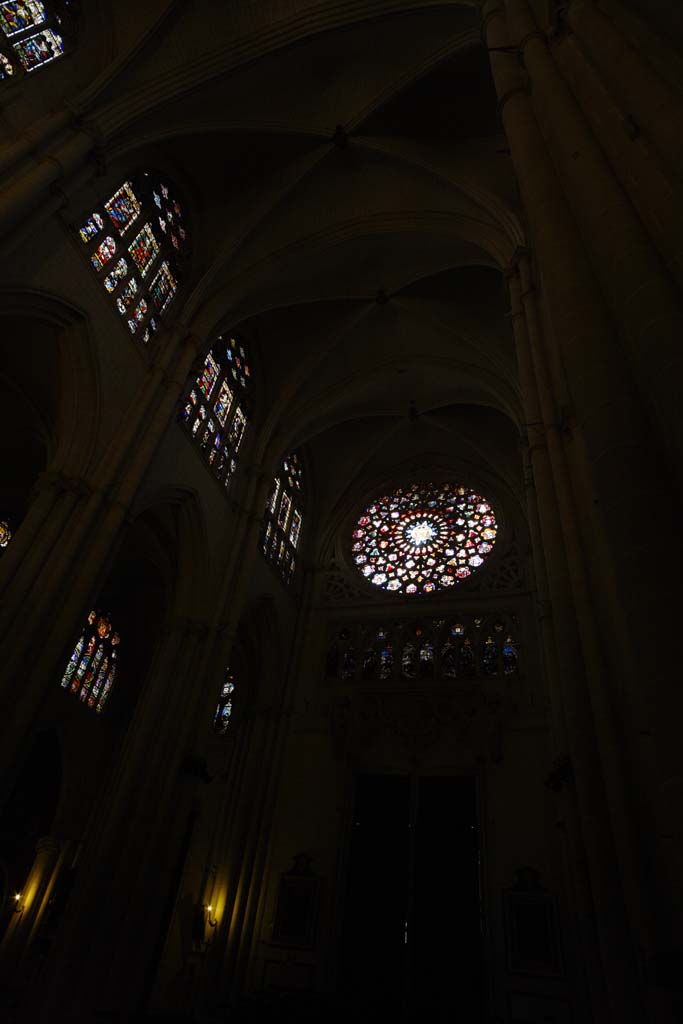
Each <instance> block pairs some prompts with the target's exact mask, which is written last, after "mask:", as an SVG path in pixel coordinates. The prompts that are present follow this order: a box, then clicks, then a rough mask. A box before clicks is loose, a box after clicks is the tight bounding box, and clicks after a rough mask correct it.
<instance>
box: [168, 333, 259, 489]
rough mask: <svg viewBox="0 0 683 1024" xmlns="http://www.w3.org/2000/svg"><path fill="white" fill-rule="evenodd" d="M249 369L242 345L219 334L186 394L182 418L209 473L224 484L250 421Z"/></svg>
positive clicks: (236, 462)
mask: <svg viewBox="0 0 683 1024" xmlns="http://www.w3.org/2000/svg"><path fill="white" fill-rule="evenodd" d="M250 379H251V370H250V368H249V361H248V359H247V352H246V349H245V346H244V344H243V343H242V342H241V341H240V340H239V339H237V338H233V337H223V336H222V335H221V337H219V338H218V341H217V342H216V344H215V345H214V346H213V348H212V349H211V351H210V352H209V354H208V355H207V357H206V359H205V360H204V366H203V368H202V371H201V373H200V374H199V376H198V377H197V379H196V380H195V382H194V384H193V386H192V387H191V388H190V391H189V393H188V395H187V399H186V402H185V406H184V408H183V412H182V421H183V424H184V426H185V429H186V430H187V432H188V434H189V436H190V437H191V438H192V440H193V442H194V443H195V444H196V445H197V447H198V448H199V450H200V451H201V452H202V454H203V456H204V458H205V459H206V461H207V464H208V465H209V466H210V468H211V472H212V473H213V475H214V476H215V477H216V479H217V480H219V481H220V483H222V484H223V485H224V486H225V487H227V486H228V485H229V483H230V481H231V480H232V478H233V476H234V475H235V471H236V470H237V464H238V458H239V451H240V448H241V447H242V442H243V440H244V435H245V432H246V429H247V426H248V423H249V419H248V417H249V411H250V410H249V384H250Z"/></svg>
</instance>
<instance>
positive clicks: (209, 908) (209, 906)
mask: <svg viewBox="0 0 683 1024" xmlns="http://www.w3.org/2000/svg"><path fill="white" fill-rule="evenodd" d="M206 909H207V910H208V911H209V913H211V911H212V910H213V907H212V906H211V904H210V903H209V905H208V907H207V908H206Z"/></svg>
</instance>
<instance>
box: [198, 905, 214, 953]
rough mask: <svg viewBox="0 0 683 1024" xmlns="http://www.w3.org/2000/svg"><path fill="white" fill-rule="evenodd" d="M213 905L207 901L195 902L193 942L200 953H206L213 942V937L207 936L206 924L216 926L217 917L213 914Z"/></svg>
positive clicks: (210, 926)
mask: <svg viewBox="0 0 683 1024" xmlns="http://www.w3.org/2000/svg"><path fill="white" fill-rule="evenodd" d="M212 912H213V907H212V906H211V904H209V905H208V906H207V905H206V904H205V903H195V905H194V908H193V914H192V944H193V946H194V948H195V950H196V951H197V952H198V953H206V951H207V949H208V948H209V946H210V944H211V938H208V939H207V937H206V926H207V924H208V926H209V928H212V929H213V928H215V927H216V925H217V924H218V921H217V919H215V918H213V917H212V916H211V914H212Z"/></svg>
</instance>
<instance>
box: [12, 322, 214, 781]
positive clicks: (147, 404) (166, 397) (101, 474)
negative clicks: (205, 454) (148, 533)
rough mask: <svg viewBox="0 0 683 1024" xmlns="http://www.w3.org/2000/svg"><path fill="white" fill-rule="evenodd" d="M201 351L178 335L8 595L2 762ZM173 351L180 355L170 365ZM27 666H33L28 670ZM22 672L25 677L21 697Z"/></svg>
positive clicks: (69, 634)
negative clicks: (54, 538) (29, 574)
mask: <svg viewBox="0 0 683 1024" xmlns="http://www.w3.org/2000/svg"><path fill="white" fill-rule="evenodd" d="M180 338H182V339H183V340H182V343H181V342H180ZM196 351H197V340H196V339H195V338H194V336H192V335H189V334H187V333H185V334H184V335H183V334H178V335H177V336H174V339H173V340H172V343H171V344H170V346H169V351H168V352H165V353H162V354H161V357H160V361H159V364H158V365H157V366H155V367H154V368H153V370H152V372H151V374H150V380H149V381H148V382H147V383H146V384H145V385H144V386H143V389H142V395H141V396H140V408H139V411H138V413H137V414H136V415H135V416H133V418H132V419H133V422H132V424H127V425H126V426H124V427H123V429H122V431H121V433H120V435H119V437H118V439H115V441H114V442H112V446H113V447H116V453H115V454H114V453H113V452H110V453H107V454H110V455H111V456H112V457H111V459H109V460H108V459H107V458H106V457H105V458H104V459H103V460H102V462H101V464H100V467H99V469H98V470H97V471H96V473H95V474H94V475H93V480H92V483H91V491H90V493H89V494H88V495H86V496H85V498H84V500H82V501H81V502H80V503H79V504H78V505H77V506H76V507H75V509H74V515H72V516H71V518H70V519H69V521H68V522H67V523H66V525H65V527H64V529H63V531H62V533H61V535H60V542H59V544H58V545H56V546H55V548H54V550H53V551H52V552H51V553H50V557H49V559H48V560H46V561H45V563H44V564H43V566H42V569H41V571H40V573H39V574H38V575H37V576H36V577H35V580H34V585H33V587H32V589H31V590H30V591H29V592H27V597H26V598H25V601H24V603H23V604H21V603H19V602H17V600H16V598H15V596H14V595H12V594H11V592H9V591H8V592H7V593H6V595H5V596H4V599H3V600H4V601H6V602H7V607H8V608H9V609H13V610H14V612H15V615H16V616H18V617H17V618H16V621H15V625H14V626H13V628H12V630H11V632H10V634H9V635H8V637H7V638H6V640H5V641H4V646H5V655H4V659H3V662H2V665H1V666H0V701H1V702H2V703H3V704H4V707H5V716H6V724H7V733H6V736H7V739H6V742H5V744H4V745H3V748H2V751H1V752H0V764H2V763H4V764H10V763H12V761H13V759H14V758H15V756H16V752H17V751H18V750H19V749H20V747H21V744H22V742H23V737H24V735H25V730H26V729H27V727H28V725H29V723H30V722H31V720H32V718H33V715H34V713H35V709H36V707H37V706H38V704H39V703H40V701H41V700H42V694H43V690H44V687H45V686H46V685H50V684H51V680H52V676H53V673H54V672H56V671H58V668H59V661H60V659H61V658H62V657H63V656H64V650H65V648H66V647H68V645H69V643H70V642H71V640H72V639H73V638H75V637H76V636H77V635H78V631H79V628H80V626H81V624H82V621H83V617H84V615H85V613H86V611H87V606H88V603H89V602H90V601H91V600H92V599H93V596H94V594H95V593H96V590H97V587H98V586H99V584H100V583H101V576H102V573H103V570H104V567H105V566H106V563H107V559H108V557H109V555H110V552H111V550H112V547H113V545H114V544H115V542H116V539H117V537H118V535H119V533H120V530H121V527H122V526H123V524H124V522H125V520H126V516H127V515H128V512H129V509H130V506H131V503H132V501H133V499H134V496H135V493H136V491H137V489H138V487H139V486H140V483H141V481H142V479H143V476H144V473H145V471H146V469H147V467H148V465H149V463H150V461H151V459H152V458H153V456H154V452H155V450H156V447H157V445H158V444H159V442H160V440H161V437H162V436H163V433H164V431H165V430H166V428H167V426H168V423H169V421H170V419H171V417H172V415H173V411H174V408H175V406H176V403H177V400H178V397H179V395H180V393H181V390H182V388H183V387H184V386H185V382H186V379H187V374H188V372H189V369H190V367H191V365H192V363H193V361H194V359H195V356H196ZM173 355H175V356H176V358H175V359H174V360H173V367H172V370H169V369H168V365H169V362H171V360H172V357H173ZM136 427H137V428H138V429H137V432H136V429H135V428H136ZM117 442H118V443H117ZM27 607H28V609H29V613H28V614H26V608H27ZM27 665H30V666H31V668H30V671H29V672H27V670H26V666H27ZM17 677H20V678H21V680H22V688H21V699H20V700H18V699H17V687H16V680H17Z"/></svg>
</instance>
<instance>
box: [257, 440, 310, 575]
mask: <svg viewBox="0 0 683 1024" xmlns="http://www.w3.org/2000/svg"><path fill="white" fill-rule="evenodd" d="M302 497H303V467H302V465H301V460H300V458H299V456H298V455H296V454H292V455H288V456H287V457H286V458H285V459H283V462H282V465H281V467H280V471H279V472H278V474H277V476H276V477H275V478H274V480H273V486H272V488H271V492H270V494H269V495H268V500H267V502H266V508H265V516H264V524H263V534H262V539H261V550H262V551H263V554H264V555H265V557H266V558H267V559H268V561H269V562H271V563H272V564H273V565H274V566H275V568H276V569H277V570H278V572H279V573H280V575H281V576H282V578H283V579H284V580H285V582H286V583H289V582H290V581H291V580H292V579H293V577H294V571H295V568H296V562H295V559H294V553H295V551H296V548H297V546H298V544H299V540H300V537H301V528H302V525H303V513H302V511H301V504H300V503H301V500H302Z"/></svg>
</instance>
